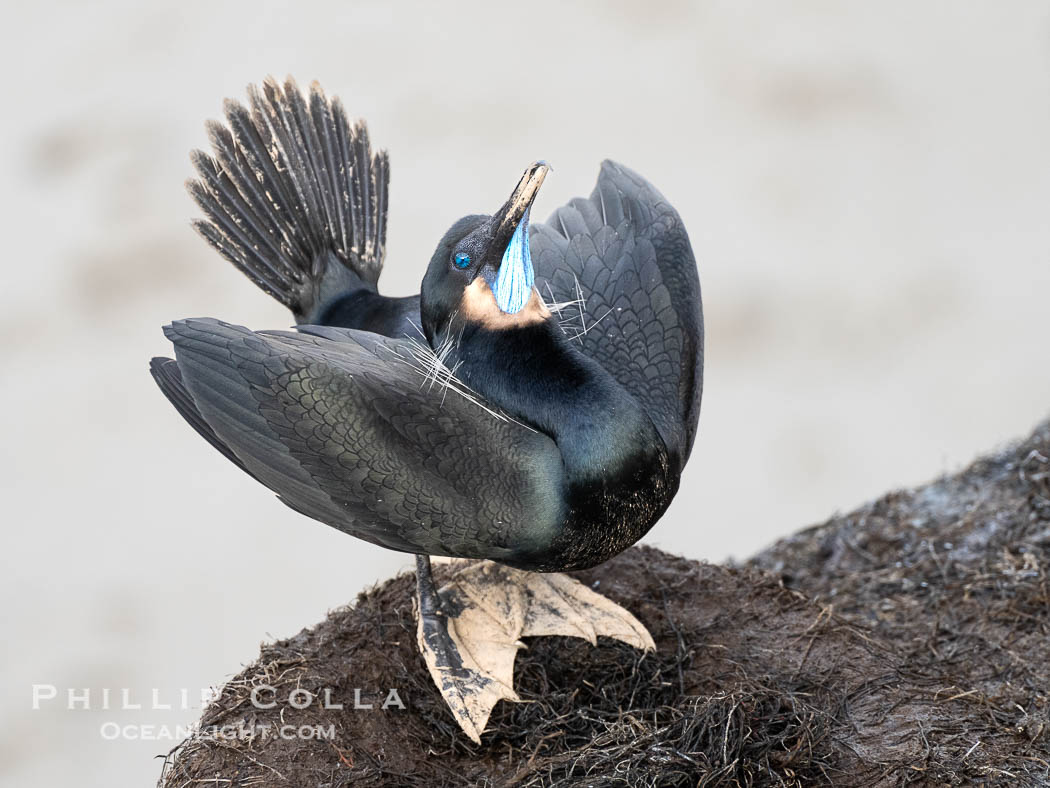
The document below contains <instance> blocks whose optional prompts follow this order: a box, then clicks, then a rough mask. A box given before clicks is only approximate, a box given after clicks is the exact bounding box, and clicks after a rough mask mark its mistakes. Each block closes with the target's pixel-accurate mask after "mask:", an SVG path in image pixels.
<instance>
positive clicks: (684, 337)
mask: <svg viewBox="0 0 1050 788" xmlns="http://www.w3.org/2000/svg"><path fill="white" fill-rule="evenodd" d="M529 244H530V247H531V253H532V262H533V266H534V268H535V271H536V280H537V281H536V284H537V287H538V288H539V290H540V293H541V295H542V296H543V297H544V298H545V299H548V300H550V301H552V302H554V303H555V305H558V304H561V305H564V306H561V307H560V309H559V312H558V318H559V320H560V322H561V323H562V325H563V327H564V328H565V329H566V331H567V333H568V334H569V335H570V336H573V337H576V338H577V339H578V341H579V342H580V344H581V345H582V349H583V351H584V352H585V353H587V355H589V356H591V357H592V358H594V359H595V360H596V361H598V362H599V363H600V364H601V365H602V366H603V367H605V369H606V370H608V371H609V372H610V373H611V374H612V375H613V376H614V377H615V378H616V380H617V381H618V382H619V383H620V384H621V385H622V386H623V387H624V388H626V389H627V390H628V391H629V392H631V394H633V395H634V396H635V397H636V398H637V399H638V400H639V401H640V402H641V403H642V404H643V405H644V406H645V407H646V409H647V410H648V412H649V415H650V418H652V420H653V423H654V424H655V425H656V428H657V429H658V430H659V432H660V435H661V437H662V438H663V439H664V442H665V443H666V444H667V449H668V451H669V452H670V453H671V455H672V457H673V458H674V459H675V460H677V464H678V467H679V468H680V467H681V466H682V465H684V464H685V460H686V459H687V458H688V456H689V451H690V449H691V448H692V445H693V438H694V437H695V435H696V424H697V418H698V416H699V412H700V395H701V391H702V389H703V364H704V349H703V348H704V323H703V311H702V308H701V304H700V280H699V277H698V275H697V270H696V260H695V259H694V257H693V251H692V248H691V247H690V245H689V237H688V236H687V235H686V231H685V227H684V226H683V225H682V220H681V218H680V217H679V216H678V213H677V211H675V209H674V208H672V207H671V205H670V204H669V203H668V202H667V200H666V199H664V197H663V196H662V195H661V194H660V193H659V192H658V191H656V189H654V188H653V186H652V185H651V184H649V182H648V181H646V180H645V179H644V178H642V177H641V176H639V175H637V174H636V173H634V172H632V171H631V170H629V169H627V168H626V167H623V166H622V165H619V164H616V163H615V162H611V161H605V162H603V163H602V166H601V171H600V172H599V174H598V183H597V185H596V186H595V187H594V191H593V192H592V193H591V196H590V197H589V198H582V197H577V198H576V199H574V200H572V201H570V202H569V204H568V205H565V206H562V207H561V208H559V209H558V210H556V211H555V212H554V213H553V214H552V215H551V217H550V218H549V219H548V220H547V222H546V224H539V223H535V224H533V225H532V229H531V232H530V235H529Z"/></svg>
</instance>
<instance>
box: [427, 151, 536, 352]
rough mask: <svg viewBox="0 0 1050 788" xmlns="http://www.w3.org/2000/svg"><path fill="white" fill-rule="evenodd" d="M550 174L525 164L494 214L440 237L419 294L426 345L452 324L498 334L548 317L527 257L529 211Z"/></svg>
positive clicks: (460, 224)
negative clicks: (459, 323)
mask: <svg viewBox="0 0 1050 788" xmlns="http://www.w3.org/2000/svg"><path fill="white" fill-rule="evenodd" d="M549 171H550V167H549V166H548V165H547V164H546V162H542V161H538V162H534V163H533V164H530V165H529V166H528V168H527V169H526V170H525V172H524V174H523V175H522V176H521V180H520V181H519V182H518V185H517V186H516V187H515V189H514V191H513V192H512V193H511V195H510V198H509V199H508V200H507V201H506V202H505V203H504V204H503V206H502V207H501V208H500V209H499V210H498V211H496V213H494V214H493V215H492V216H483V215H479V216H465V217H463V218H462V219H460V220H459V221H458V222H456V223H455V224H453V225H452V227H451V228H449V230H448V232H447V233H445V236H444V237H443V238H442V239H441V241H440V242H439V243H438V246H437V250H436V251H435V252H434V256H433V257H432V258H430V265H429V266H428V267H427V272H426V275H425V276H424V277H423V286H422V290H421V293H420V312H421V315H420V317H421V318H422V322H423V331H424V332H425V333H426V336H427V340H428V341H431V342H433V340H434V337H435V336H437V335H438V334H439V333H440V332H441V331H442V330H446V329H447V328H448V327H449V325H450V324H451V323H452V322H453V321H463V322H465V323H467V324H470V323H473V324H478V325H482V326H485V327H486V328H489V329H495V330H499V329H506V328H514V327H517V326H522V325H527V324H530V323H534V322H537V321H539V320H544V319H546V318H547V317H549V315H550V313H549V312H548V311H547V309H546V307H545V306H544V305H543V300H542V299H541V298H540V297H539V295H538V293H537V292H536V290H535V288H534V287H533V271H532V257H531V254H530V251H529V210H530V209H531V208H532V203H533V200H535V199H536V194H537V193H538V192H539V188H540V185H541V184H542V183H543V179H544V178H545V177H547V173H548V172H549Z"/></svg>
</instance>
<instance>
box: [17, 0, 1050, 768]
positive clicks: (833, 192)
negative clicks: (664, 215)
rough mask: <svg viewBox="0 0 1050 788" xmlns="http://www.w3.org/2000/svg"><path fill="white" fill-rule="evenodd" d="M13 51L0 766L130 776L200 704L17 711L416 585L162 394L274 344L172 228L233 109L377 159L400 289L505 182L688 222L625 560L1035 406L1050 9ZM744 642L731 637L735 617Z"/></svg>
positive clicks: (839, 502)
mask: <svg viewBox="0 0 1050 788" xmlns="http://www.w3.org/2000/svg"><path fill="white" fill-rule="evenodd" d="M6 12H7V13H6V23H5V30H4V33H3V38H4V41H3V47H2V48H0V49H2V51H3V54H2V57H3V59H4V63H3V65H4V75H5V83H4V99H3V105H4V106H3V110H2V113H0V114H2V116H3V122H2V123H0V136H2V143H3V144H2V145H0V156H2V157H3V177H2V181H0V182H2V186H0V189H2V190H3V192H2V204H0V208H2V213H0V215H2V216H3V222H4V234H3V241H4V247H3V257H4V279H3V284H2V287H0V339H2V342H0V347H2V351H0V352H2V353H3V358H2V363H0V397H2V402H0V405H2V408H0V412H2V414H3V416H2V418H3V447H4V448H3V455H2V456H3V465H2V468H0V470H2V474H0V479H2V484H3V486H4V490H3V493H4V521H5V522H4V529H3V534H4V546H3V550H2V553H0V589H2V593H3V599H4V602H5V604H4V605H3V612H2V619H0V624H2V632H3V639H4V643H5V648H4V649H3V653H2V656H0V671H2V674H3V683H2V691H0V729H2V739H0V775H2V776H3V778H4V781H5V782H6V783H7V784H10V785H20V786H23V785H45V784H49V785H50V784H54V785H57V784H65V783H68V782H73V781H75V782H76V783H77V784H96V785H106V786H109V785H117V784H124V785H132V784H138V785H143V784H150V783H151V782H152V780H154V779H155V777H156V774H157V770H158V768H159V762H157V761H152V760H151V756H153V755H155V754H157V753H161V752H164V751H166V750H167V749H169V747H170V746H172V744H173V742H169V741H160V742H156V741H153V742H150V741H147V742H141V741H138V742H136V741H114V742H105V741H102V739H101V737H100V735H99V726H100V725H101V724H102V723H103V722H105V721H107V720H116V721H119V722H122V723H134V724H139V723H146V724H151V723H152V724H158V725H159V724H175V723H180V722H181V723H185V722H189V721H191V720H192V719H195V718H196V716H197V712H196V711H195V710H186V711H179V710H174V711H172V712H162V711H142V712H131V711H129V712H119V711H110V712H105V711H101V710H96V711H91V712H84V711H66V710H64V709H61V708H59V707H57V706H56V707H54V708H51V709H49V710H42V711H36V712H34V711H32V710H31V709H30V704H29V698H30V685H31V684H32V683H33V682H44V683H52V684H56V685H59V686H60V687H61V688H63V689H64V688H66V687H70V686H72V687H91V688H93V689H94V690H95V691H96V692H98V691H100V690H101V688H102V687H113V688H121V687H129V688H131V689H132V690H133V692H134V693H135V695H136V696H137V697H138V698H139V699H144V700H146V701H147V702H148V694H149V691H150V689H151V688H154V687H156V688H158V689H160V691H161V692H162V698H161V700H162V701H163V700H165V699H168V700H171V699H172V698H171V695H172V693H174V692H175V691H176V690H177V688H180V687H190V688H199V687H202V686H205V687H206V686H208V685H210V684H214V683H219V682H221V681H222V680H223V679H224V678H225V677H227V676H229V675H230V674H232V673H234V672H236V670H237V669H238V666H239V665H240V664H242V663H244V662H246V661H249V660H251V659H252V657H253V655H254V654H255V653H256V650H257V646H258V643H259V642H260V640H262V639H264V638H268V637H270V636H285V635H289V634H292V633H294V632H295V631H297V630H298V629H299V628H300V627H303V626H306V625H309V624H312V623H314V622H316V621H317V620H318V619H320V618H321V617H322V616H323V615H324V613H325V611H326V610H328V609H329V608H332V607H335V606H338V605H342V604H344V603H346V602H348V601H350V600H352V599H353V597H354V595H355V594H356V593H357V592H358V591H359V590H360V589H361V588H362V587H364V586H366V585H368V584H370V583H372V582H374V581H376V580H378V579H381V578H384V577H387V576H389V575H390V574H392V573H393V572H396V571H398V570H400V569H402V568H405V567H406V566H407V565H408V561H407V560H406V559H405V557H403V556H401V555H397V554H393V553H389V552H385V551H383V550H381V549H379V548H377V547H372V546H370V545H367V544H364V543H362V542H358V541H354V540H353V539H350V538H348V537H346V536H343V535H342V534H340V533H338V532H336V531H334V530H331V529H329V528H326V527H324V526H322V525H318V524H316V523H313V522H310V521H308V520H306V519H304V518H302V517H300V516H298V515H296V514H294V513H293V512H291V511H289V510H288V509H286V508H284V507H283V506H281V505H280V504H279V503H278V502H276V501H275V500H274V499H273V497H272V496H271V495H269V494H268V493H267V492H265V491H264V490H262V489H261V488H260V487H259V486H258V485H256V483H255V482H253V481H252V480H251V479H249V478H247V477H246V476H245V475H243V474H242V473H240V472H239V471H238V470H237V469H236V468H234V467H233V466H232V465H230V464H229V463H228V462H226V461H225V460H224V459H223V458H222V457H220V456H219V455H218V454H217V453H215V452H214V451H212V450H211V449H209V448H208V447H207V446H206V445H205V444H204V443H203V442H202V441H201V440H200V439H199V438H198V437H197V436H196V435H194V434H193V433H192V432H191V430H189V429H188V428H187V427H186V425H185V424H183V423H182V422H181V420H180V419H179V418H178V416H177V415H176V414H175V412H174V411H173V410H172V409H171V407H170V406H169V405H168V404H167V403H166V402H165V401H164V399H163V398H162V397H161V396H160V395H159V393H158V392H157V391H156V390H155V389H154V387H153V383H152V381H151V380H150V379H149V376H148V375H147V373H146V364H147V360H148V358H149V357H150V356H151V355H153V354H157V353H165V352H167V346H166V344H165V342H164V340H163V338H162V336H161V333H160V325H161V324H162V323H164V322H166V321H168V320H170V319H172V318H177V317H184V316H194V315H214V316H217V317H221V318H224V319H226V320H229V321H234V322H240V323H244V324H247V325H249V326H252V327H255V328H266V327H284V326H287V325H288V324H289V322H290V319H289V316H288V315H287V314H286V313H285V312H284V311H282V309H280V308H279V307H278V306H277V305H276V304H275V303H273V302H271V301H269V300H268V299H267V298H266V297H265V296H264V295H263V294H261V293H260V292H258V291H257V290H255V288H254V287H253V286H252V285H250V284H249V283H248V282H247V281H246V280H245V279H243V278H242V277H241V275H240V274H238V273H237V272H236V271H235V270H234V269H233V268H232V267H231V266H229V265H228V264H227V263H225V262H224V261H222V260H221V259H220V258H219V257H218V256H217V255H215V254H214V253H213V252H211V251H210V250H209V249H208V248H207V247H206V246H205V245H204V243H203V242H201V241H200V240H198V239H197V238H196V236H195V235H194V234H193V233H192V231H191V230H190V229H189V227H188V222H189V219H190V218H191V216H193V215H194V210H193V207H192V205H191V203H190V200H189V199H188V197H187V196H186V195H185V193H184V191H183V189H182V181H183V180H184V179H185V178H186V177H187V176H188V175H189V173H190V167H189V163H188V160H187V152H188V151H189V149H190V148H191V147H195V146H201V145H203V144H205V135H204V132H203V128H202V122H203V121H204V120H205V119H206V118H212V117H216V116H217V115H218V113H219V112H220V108H221V101H222V99H223V97H225V96H238V97H239V96H242V95H243V91H244V86H245V85H246V84H247V83H248V82H249V81H254V80H258V79H260V78H262V77H263V76H265V75H266V74H269V73H273V74H276V75H278V76H283V75H284V74H285V73H288V72H291V73H294V74H295V75H296V76H297V77H298V78H299V80H300V81H301V82H302V83H304V84H305V83H307V82H309V81H310V80H311V79H314V78H317V79H320V80H321V81H322V82H323V84H324V85H325V86H326V88H327V89H328V91H329V92H331V93H335V94H338V95H340V96H341V97H342V98H343V100H344V101H345V103H346V105H347V107H348V109H349V111H350V112H351V113H352V114H353V115H355V116H361V117H365V118H367V119H368V122H369V124H370V128H371V130H372V134H373V137H374V140H375V141H376V142H377V143H378V144H379V145H381V146H385V147H387V148H388V149H389V150H390V153H391V161H392V171H393V177H392V185H391V199H390V226H389V239H390V243H389V255H388V261H387V262H388V266H389V268H388V272H387V273H386V274H385V275H384V277H383V284H384V285H385V287H386V290H387V292H390V293H408V292H415V291H416V289H417V283H418V281H419V278H420V275H421V271H422V268H423V266H424V264H425V262H426V260H427V259H428V258H429V256H430V253H431V251H432V247H433V244H434V242H435V241H436V239H437V238H438V237H439V236H440V234H441V233H442V232H443V231H444V229H445V228H446V227H447V225H448V224H449V223H450V222H451V220H453V219H454V218H456V217H457V216H459V215H461V214H463V213H467V212H476V211H488V210H491V209H492V208H493V207H495V206H496V205H498V204H499V202H501V201H502V200H503V199H504V197H505V196H506V194H507V193H508V190H509V189H510V188H511V187H512V186H513V184H514V181H515V179H516V177H517V176H518V174H519V173H520V172H521V169H522V167H523V166H524V165H525V164H526V163H528V162H529V161H531V160H532V159H535V158H538V157H543V158H546V159H548V160H550V161H551V162H552V163H553V164H554V165H555V167H556V171H555V173H554V175H553V177H551V178H549V179H548V182H547V185H546V186H545V187H544V191H543V193H542V195H541V197H540V200H539V204H538V206H537V215H543V216H546V215H547V214H548V213H549V212H550V211H551V210H552V209H553V208H554V207H555V206H556V205H558V204H560V203H561V202H563V201H564V200H566V199H568V198H569V197H571V196H573V195H575V194H580V193H588V192H589V191H590V189H591V186H592V184H593V180H594V177H595V174H596V172H597V166H598V162H599V161H600V159H601V158H603V157H605V156H610V157H614V158H616V159H618V160H620V161H622V162H624V163H626V164H628V165H629V166H631V167H634V168H636V169H637V170H639V171H640V172H642V173H644V174H645V175H646V176H647V177H648V178H650V179H651V180H652V181H653V182H654V183H655V184H657V186H658V187H659V188H660V189H661V190H662V191H663V192H664V194H665V195H666V196H667V197H668V198H669V199H670V200H671V201H672V202H673V203H674V204H675V205H676V206H677V207H678V209H679V211H680V212H681V214H682V217H683V218H684V219H685V222H686V225H687V227H688V229H689V232H690V235H691V237H692V241H693V246H694V249H695V250H696V254H697V257H698V259H699V261H700V267H701V279H702V282H703V290H704V298H705V312H706V316H707V328H708V353H707V369H706V375H705V378H706V380H705V383H706V386H705V398H704V406H703V413H702V416H701V426H700V437H699V441H698V443H697V447H696V450H695V452H694V454H693V459H692V462H691V464H690V465H689V467H688V468H687V470H686V473H685V476H684V479H683V488H682V492H681V493H680V494H679V496H678V498H677V500H676V501H675V503H674V505H673V506H672V508H671V510H670V512H669V513H668V514H667V516H666V517H665V518H664V519H663V521H662V522H660V523H659V524H658V525H657V527H656V528H655V529H654V531H653V532H652V534H651V536H650V538H649V539H648V541H650V542H651V543H654V544H658V545H660V546H662V547H664V548H666V549H668V550H671V551H674V552H678V553H683V554H686V555H688V556H691V557H694V558H704V559H710V560H713V561H720V560H723V559H725V558H726V557H727V556H729V555H732V556H737V557H745V556H747V555H748V554H749V553H751V552H752V551H754V550H756V549H757V548H759V547H761V546H762V545H764V544H766V543H768V542H769V541H771V540H773V539H774V538H776V537H778V536H781V535H783V534H786V533H789V532H790V531H793V530H795V529H797V528H799V527H801V526H803V525H806V524H809V523H813V522H816V521H820V520H822V519H824V518H826V517H827V516H828V515H830V514H832V513H833V512H835V511H836V510H843V509H848V508H850V507H853V506H855V505H857V504H859V503H861V502H863V501H865V500H866V499H868V498H870V497H871V496H874V495H876V494H878V493H880V492H882V491H884V490H886V489H887V488H890V487H894V486H897V485H909V484H914V483H918V482H921V481H923V480H925V479H928V478H930V477H932V476H935V475H937V474H939V473H941V472H944V471H947V470H951V469H953V468H957V467H959V466H960V465H962V464H964V463H965V462H966V461H967V460H969V459H970V458H971V457H972V456H973V455H974V454H975V453H977V452H980V451H983V450H985V449H988V448H989V447H992V446H994V445H996V444H998V443H1000V442H1002V441H1004V440H1005V439H1007V438H1010V437H1011V436H1018V435H1021V434H1022V433H1024V432H1025V431H1026V430H1027V429H1028V428H1029V427H1030V426H1031V425H1032V424H1033V423H1035V422H1036V421H1037V420H1038V419H1039V418H1041V417H1043V416H1045V415H1046V414H1047V412H1048V410H1050V374H1048V370H1047V360H1048V351H1047V337H1048V319H1047V300H1048V296H1050V223H1048V218H1050V150H1048V145H1050V9H1048V7H1047V4H1046V3H1044V2H1013V3H1009V4H1003V3H972V2H968V3H959V2H939V3H915V2H891V3H886V2H881V3H872V2H850V3H844V2H840V1H839V0H835V1H834V2H832V0H827V1H826V2H817V1H816V0H814V1H812V2H791V3H768V4H761V3H741V2H731V3H730V2H726V3H696V4H688V3H676V4H661V5H655V4H653V3H642V2H634V3H617V4H608V3H589V4H582V5H571V6H570V5H568V4H565V3H550V4H548V3H528V4H522V5H519V6H518V7H512V6H510V5H499V6H497V5H496V4H493V3H478V4H476V5H450V4H448V3H427V2H414V3H407V4H399V3H381V2H369V3H361V2H330V3H324V4H312V3H300V4H296V5H295V6H294V8H293V7H292V6H287V7H284V6H280V5H274V4H269V3H260V2H254V1H253V2H251V3H247V2H242V3H239V4H236V5H225V4H220V3H216V2H207V3H204V2H179V3H170V4H166V5H157V4H151V3H127V4H121V3H117V2H113V1H112V0H108V1H107V2H104V3H73V2H69V3H50V4H30V3H22V4H18V5H17V6H13V5H9V7H8V8H7V9H6ZM742 624H746V622H742Z"/></svg>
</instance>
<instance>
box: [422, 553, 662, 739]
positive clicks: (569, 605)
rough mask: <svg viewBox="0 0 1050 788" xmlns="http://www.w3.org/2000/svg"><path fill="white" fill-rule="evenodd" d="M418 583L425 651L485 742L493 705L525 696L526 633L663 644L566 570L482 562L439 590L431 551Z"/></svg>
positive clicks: (448, 694) (457, 712)
mask: <svg viewBox="0 0 1050 788" xmlns="http://www.w3.org/2000/svg"><path fill="white" fill-rule="evenodd" d="M417 582H418V587H419V612H420V615H419V625H418V628H417V640H418V642H419V648H420V651H422V653H423V656H424V659H425V660H426V663H427V667H428V668H429V670H430V675H431V677H432V678H433V679H434V683H435V684H436V685H437V687H438V689H440V690H441V694H442V695H443V696H444V698H445V701H446V702H447V703H448V705H449V708H450V709H451V710H452V714H453V716H454V717H455V718H456V721H457V722H458V723H459V726H460V727H461V728H462V729H463V732H464V733H466V734H467V735H468V736H469V737H470V738H471V739H473V740H474V741H475V742H478V743H480V741H481V734H482V732H484V730H485V726H486V724H487V723H488V719H489V715H490V714H491V713H492V709H493V707H495V705H496V704H497V703H498V702H499V701H500V700H504V699H506V700H512V701H516V700H518V699H519V698H518V695H517V693H516V692H515V691H514V658H515V656H516V655H517V652H518V649H520V648H524V647H525V645H524V644H523V643H522V642H521V640H520V638H522V637H541V636H544V635H562V636H567V637H579V638H583V639H585V640H587V641H589V642H590V643H591V644H597V642H598V636H599V635H601V636H604V637H609V638H614V639H616V640H621V641H623V642H624V643H628V644H629V645H631V646H634V647H635V648H639V649H643V650H645V651H652V650H655V648H656V645H655V644H654V643H653V639H652V637H651V636H650V634H649V632H648V631H647V630H646V628H645V627H644V626H642V624H641V623H640V622H639V621H638V619H636V618H635V617H634V616H633V615H631V614H630V613H629V612H627V611H626V610H624V609H623V608H622V607H620V606H619V605H617V604H616V603H615V602H612V601H611V600H609V599H606V598H605V597H603V596H602V595H601V594H598V593H595V592H594V591H592V590H591V589H589V588H587V587H586V586H585V585H583V584H582V583H580V582H579V581H577V580H574V579H572V578H571V577H568V576H567V575H563V574H541V573H536V572H524V571H521V570H519V569H512V568H510V567H507V566H503V565H501V564H495V563H492V562H490V561H477V562H471V563H468V564H466V565H465V566H463V567H462V568H461V569H459V570H457V571H456V573H455V574H454V575H453V576H452V578H451V579H450V580H449V582H448V583H447V584H445V585H444V586H443V587H442V588H441V589H440V591H438V590H436V589H435V587H434V582H433V579H432V578H431V575H430V560H429V558H427V557H426V556H418V557H417Z"/></svg>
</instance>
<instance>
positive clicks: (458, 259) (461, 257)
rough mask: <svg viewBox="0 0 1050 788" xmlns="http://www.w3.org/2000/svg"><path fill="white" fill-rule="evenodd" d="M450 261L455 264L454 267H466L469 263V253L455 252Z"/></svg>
mask: <svg viewBox="0 0 1050 788" xmlns="http://www.w3.org/2000/svg"><path fill="white" fill-rule="evenodd" d="M452 261H453V262H454V263H455V264H456V268H466V267H467V266H468V265H470V255H469V254H467V253H466V252H457V253H456V256H455V257H454V258H453V260H452Z"/></svg>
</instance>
